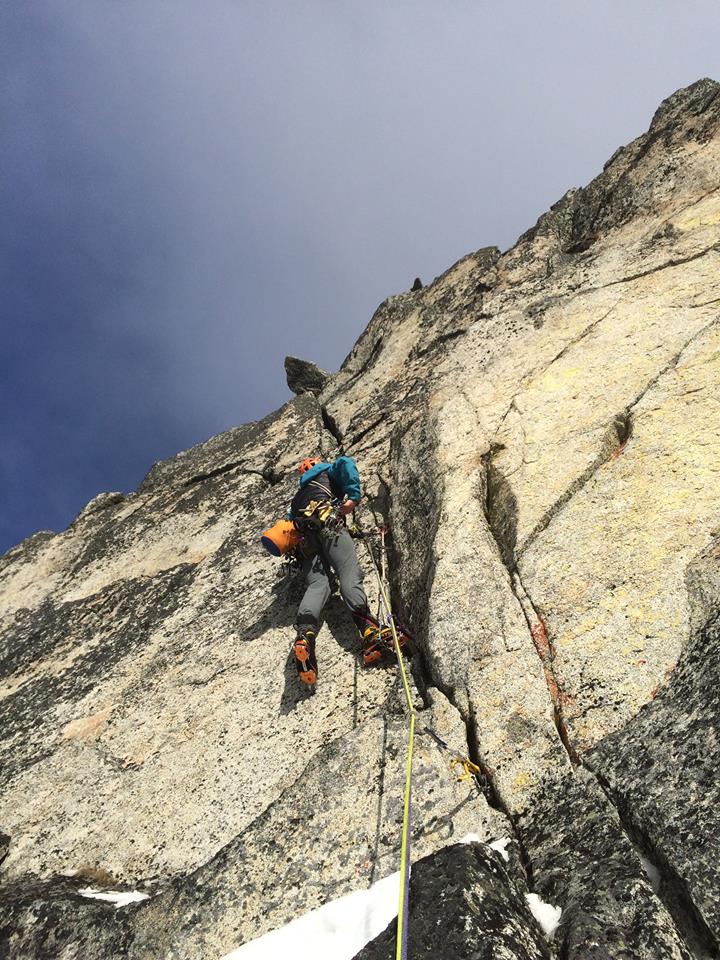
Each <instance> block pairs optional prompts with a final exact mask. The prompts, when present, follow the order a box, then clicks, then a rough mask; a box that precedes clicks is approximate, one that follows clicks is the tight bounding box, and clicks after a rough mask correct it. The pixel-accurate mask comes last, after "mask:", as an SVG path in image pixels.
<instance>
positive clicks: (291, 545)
mask: <svg viewBox="0 0 720 960" xmlns="http://www.w3.org/2000/svg"><path fill="white" fill-rule="evenodd" d="M260 543H261V544H262V545H263V546H264V547H265V549H266V550H267V551H268V553H271V554H272V555H273V556H274V557H282V556H287V555H288V554H290V553H292V552H293V551H294V550H295V549H296V548H297V547H298V546H299V544H300V534H299V533H298V531H297V530H296V529H295V524H294V523H293V522H292V520H278V522H277V523H276V524H274V525H273V526H272V527H269V528H268V529H267V530H266V531H265V532H264V533H263V535H262V536H261V537H260Z"/></svg>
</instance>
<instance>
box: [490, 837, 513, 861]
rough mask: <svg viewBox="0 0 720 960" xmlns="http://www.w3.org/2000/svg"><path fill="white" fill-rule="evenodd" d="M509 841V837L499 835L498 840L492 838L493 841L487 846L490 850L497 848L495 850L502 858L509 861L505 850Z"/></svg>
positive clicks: (508, 855)
mask: <svg viewBox="0 0 720 960" xmlns="http://www.w3.org/2000/svg"><path fill="white" fill-rule="evenodd" d="M509 843H512V840H511V839H510V837H500V839H499V840H493V842H492V843H491V844H489V846H490V849H491V850H497V852H498V853H499V854H500V856H501V857H502V858H503V860H505V861H507V862H509V861H510V854H509V853H508V852H507V845H508V844H509Z"/></svg>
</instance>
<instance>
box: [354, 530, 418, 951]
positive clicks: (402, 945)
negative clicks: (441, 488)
mask: <svg viewBox="0 0 720 960" xmlns="http://www.w3.org/2000/svg"><path fill="white" fill-rule="evenodd" d="M385 532H386V528H385V527H381V528H380V564H381V567H382V573H381V571H380V569H379V568H378V565H377V561H376V560H375V556H374V554H373V552H372V549H371V547H370V544H369V543H368V542H367V539H366V538H365V537H364V536H363V538H362V539H363V541H364V543H365V546H366V547H367V551H368V553H369V554H370V560H371V562H372V565H373V569H374V571H375V576H376V577H377V582H378V590H379V593H380V600H379V602H380V605H381V606H382V608H383V610H384V614H385V622H386V623H387V624H388V626H389V627H390V629H391V631H392V638H393V645H394V647H395V656H396V657H397V662H398V664H399V666H400V675H401V676H402V682H403V686H404V688H405V697H406V699H407V705H408V712H409V716H410V728H409V731H408V753H407V764H406V767H405V797H404V801H403V827H402V842H401V845H400V899H399V903H398V920H397V949H396V952H395V957H396V960H407V928H408V911H409V901H410V896H409V893H410V827H411V812H412V764H413V749H414V747H415V707H414V706H413V702H412V694H411V692H410V684H409V683H408V678H407V673H406V671H405V663H404V658H403V655H402V651H401V650H400V642H399V640H398V635H397V629H396V626H395V617H394V616H393V613H392V608H391V606H390V600H389V599H388V594H387V591H386V589H385V584H384V582H383V577H384V574H385Z"/></svg>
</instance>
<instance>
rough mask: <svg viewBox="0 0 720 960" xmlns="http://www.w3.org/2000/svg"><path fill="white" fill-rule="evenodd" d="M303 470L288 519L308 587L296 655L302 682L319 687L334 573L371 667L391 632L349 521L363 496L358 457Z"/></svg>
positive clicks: (313, 463) (310, 461) (306, 464)
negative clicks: (371, 597) (381, 618)
mask: <svg viewBox="0 0 720 960" xmlns="http://www.w3.org/2000/svg"><path fill="white" fill-rule="evenodd" d="M298 472H299V473H300V489H299V490H298V492H297V493H296V494H295V496H294V497H293V499H292V503H291V504H290V510H289V513H288V516H289V517H290V519H291V520H292V522H293V524H294V526H295V528H296V530H297V531H298V533H299V534H300V538H301V540H300V544H299V549H300V552H301V554H302V563H303V573H304V575H305V583H306V589H305V594H304V596H303V598H302V600H301V601H300V606H299V608H298V612H297V621H296V622H297V637H296V639H295V642H294V644H293V652H294V654H295V661H296V665H297V671H298V676H299V677H300V680H301V681H302V682H303V683H307V684H314V683H315V681H316V680H317V675H318V665H317V658H316V655H315V639H316V637H317V634H318V631H319V629H320V617H321V615H322V611H323V608H324V606H325V604H326V603H327V601H328V598H329V597H330V594H331V588H330V580H329V574H330V571H331V570H334V571H335V573H336V574H337V577H338V579H339V582H340V593H341V595H342V598H343V600H344V601H345V603H346V605H347V606H348V608H349V610H350V614H351V616H352V618H353V620H354V621H355V625H356V627H357V628H358V630H359V632H360V637H361V641H362V648H363V660H364V661H365V663H366V664H368V665H369V664H372V663H376V662H377V661H378V660H380V659H381V658H382V654H383V644H384V643H387V637H386V636H385V634H386V633H387V632H388V628H387V627H385V628H381V627H380V626H379V625H378V622H377V620H375V618H374V617H373V616H372V615H371V614H370V610H369V607H368V601H367V596H366V595H365V590H364V588H363V577H362V571H361V570H360V564H359V562H358V558H357V554H356V552H355V544H354V543H353V540H352V537H351V536H350V533H349V532H348V529H347V526H346V519H345V518H346V517H348V516H349V515H351V514H352V513H353V511H354V510H355V508H356V507H357V505H358V503H359V502H360V497H361V496H362V492H361V487H360V476H359V474H358V470H357V466H356V465H355V461H354V460H353V459H352V457H338V458H337V459H336V460H335V461H334V462H333V463H327V462H326V461H323V460H320V459H319V458H318V457H308V458H306V459H305V460H303V461H302V463H301V464H300V465H299V467H298Z"/></svg>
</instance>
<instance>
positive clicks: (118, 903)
mask: <svg viewBox="0 0 720 960" xmlns="http://www.w3.org/2000/svg"><path fill="white" fill-rule="evenodd" d="M78 892H79V893H80V895H81V896H83V897H90V898H92V899H93V900H107V901H108V902H109V903H114V904H115V909H116V910H117V909H118V908H120V907H126V906H127V905H128V904H129V903H137V902H138V901H140V900H148V899H149V898H150V894H149V893H142V892H141V891H140V890H93V888H92V887H85V889H84V890H80V891H78Z"/></svg>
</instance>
